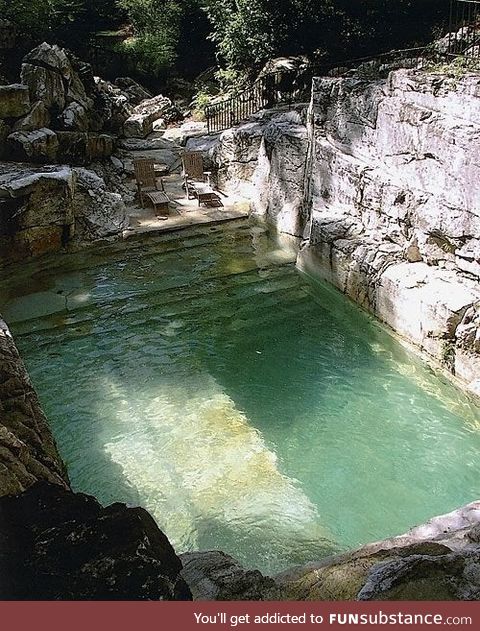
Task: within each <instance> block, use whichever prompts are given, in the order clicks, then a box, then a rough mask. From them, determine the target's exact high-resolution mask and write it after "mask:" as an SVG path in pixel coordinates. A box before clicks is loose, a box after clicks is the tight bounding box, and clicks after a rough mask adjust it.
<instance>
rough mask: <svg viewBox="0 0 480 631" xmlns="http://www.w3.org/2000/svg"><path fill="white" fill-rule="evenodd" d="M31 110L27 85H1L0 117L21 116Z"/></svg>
mask: <svg viewBox="0 0 480 631" xmlns="http://www.w3.org/2000/svg"><path fill="white" fill-rule="evenodd" d="M29 110H30V97H29V91H28V87H27V86H26V85H23V84H20V83H13V84H11V85H0V118H19V117H20V116H24V115H25V114H27V112H28V111H29Z"/></svg>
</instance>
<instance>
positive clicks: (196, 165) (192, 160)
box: [182, 151, 211, 199]
mask: <svg viewBox="0 0 480 631" xmlns="http://www.w3.org/2000/svg"><path fill="white" fill-rule="evenodd" d="M182 162H183V178H184V186H185V193H186V195H187V199H192V197H193V198H194V197H197V193H196V190H195V184H203V183H206V184H208V186H210V175H211V172H210V171H204V170H203V156H202V154H201V152H200V151H185V153H184V154H183V157H182Z"/></svg>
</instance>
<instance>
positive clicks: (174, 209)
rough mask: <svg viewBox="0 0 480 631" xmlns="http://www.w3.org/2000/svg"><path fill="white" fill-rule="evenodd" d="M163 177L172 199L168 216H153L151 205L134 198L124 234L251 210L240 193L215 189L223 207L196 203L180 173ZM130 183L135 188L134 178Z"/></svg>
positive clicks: (215, 220)
mask: <svg viewBox="0 0 480 631" xmlns="http://www.w3.org/2000/svg"><path fill="white" fill-rule="evenodd" d="M162 179H163V183H164V186H165V192H166V193H167V195H168V196H169V198H170V200H171V203H170V206H169V210H170V214H169V216H168V218H166V219H164V218H158V217H156V216H155V212H154V209H153V207H152V206H145V208H142V207H141V206H140V204H139V203H138V201H137V200H136V201H135V203H134V205H131V206H129V207H128V209H127V211H128V217H129V220H130V225H129V227H128V228H127V230H125V232H124V237H125V238H128V237H129V236H133V235H138V234H143V233H147V232H167V231H170V230H177V229H179V228H183V227H188V226H193V225H197V224H208V223H218V222H220V221H230V220H232V219H239V218H242V217H245V218H246V217H248V216H249V214H250V202H249V201H248V200H246V199H242V198H241V197H238V196H233V195H231V194H229V195H227V194H226V193H224V192H223V191H219V190H216V192H217V193H218V196H219V197H220V199H221V200H222V202H223V207H219V208H210V207H207V206H204V205H202V206H199V205H198V201H197V200H196V199H190V200H188V199H187V197H186V195H185V191H184V189H183V177H182V176H181V175H180V174H172V175H168V176H166V177H163V178H162ZM129 185H130V186H131V187H132V188H135V181H134V180H132V181H131V182H130V184H129Z"/></svg>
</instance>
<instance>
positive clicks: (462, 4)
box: [447, 0, 480, 58]
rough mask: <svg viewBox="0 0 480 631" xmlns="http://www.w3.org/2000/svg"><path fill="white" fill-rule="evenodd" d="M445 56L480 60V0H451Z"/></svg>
mask: <svg viewBox="0 0 480 631" xmlns="http://www.w3.org/2000/svg"><path fill="white" fill-rule="evenodd" d="M447 54H448V55H453V56H455V57H457V56H464V57H469V58H480V0H451V2H450V24H449V34H448V50H447Z"/></svg>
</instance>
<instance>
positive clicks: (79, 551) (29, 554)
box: [0, 483, 191, 600]
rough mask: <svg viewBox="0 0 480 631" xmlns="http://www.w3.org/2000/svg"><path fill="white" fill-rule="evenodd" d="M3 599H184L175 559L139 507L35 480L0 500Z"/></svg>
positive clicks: (188, 597) (186, 594) (184, 587)
mask: <svg viewBox="0 0 480 631" xmlns="http://www.w3.org/2000/svg"><path fill="white" fill-rule="evenodd" d="M0 520H1V529H0V568H1V569H0V598H1V599H2V600H31V599H35V600H191V593H190V590H189V588H188V587H187V585H186V583H185V581H184V579H183V578H182V577H181V575H180V571H181V569H182V564H181V561H180V559H179V558H178V557H177V555H176V554H175V551H174V550H173V548H172V546H171V545H170V543H169V541H168V539H167V537H166V536H165V535H164V534H163V533H162V532H161V531H160V530H159V529H158V527H157V525H156V524H155V522H154V521H153V519H152V518H151V517H150V515H149V514H148V513H147V512H146V511H144V510H143V509H142V508H127V506H125V505H124V504H113V505H112V506H109V507H107V508H102V507H101V506H100V504H99V503H98V502H97V501H96V500H95V499H94V498H93V497H91V496H88V495H83V494H81V493H72V492H71V491H68V490H66V489H62V488H61V487H59V486H55V485H51V484H47V483H39V484H37V485H35V486H34V487H32V488H31V489H29V490H28V491H26V492H25V493H23V494H21V495H19V496H16V497H5V498H3V499H0Z"/></svg>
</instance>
